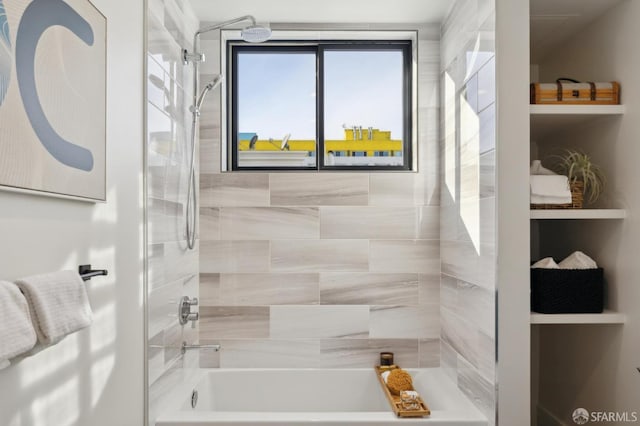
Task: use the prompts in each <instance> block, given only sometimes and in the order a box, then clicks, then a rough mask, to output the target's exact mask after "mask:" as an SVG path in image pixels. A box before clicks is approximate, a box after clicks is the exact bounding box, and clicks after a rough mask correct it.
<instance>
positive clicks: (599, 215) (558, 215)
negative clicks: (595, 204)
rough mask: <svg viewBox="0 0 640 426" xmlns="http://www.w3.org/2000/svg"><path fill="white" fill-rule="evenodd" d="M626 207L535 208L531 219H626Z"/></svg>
mask: <svg viewBox="0 0 640 426" xmlns="http://www.w3.org/2000/svg"><path fill="white" fill-rule="evenodd" d="M625 217H627V211H626V210H624V209H548V210H543V209H533V210H531V219H624V218H625Z"/></svg>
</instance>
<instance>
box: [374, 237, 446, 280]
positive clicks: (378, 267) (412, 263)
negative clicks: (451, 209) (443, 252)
mask: <svg viewBox="0 0 640 426" xmlns="http://www.w3.org/2000/svg"><path fill="white" fill-rule="evenodd" d="M439 246H440V243H439V241H437V240H372V241H371V242H370V254H369V257H370V260H369V263H370V270H371V271H372V272H406V273H423V274H429V273H436V272H439V271H440V247H439Z"/></svg>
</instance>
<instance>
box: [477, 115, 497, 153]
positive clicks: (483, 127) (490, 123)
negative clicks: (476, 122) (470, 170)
mask: <svg viewBox="0 0 640 426" xmlns="http://www.w3.org/2000/svg"><path fill="white" fill-rule="evenodd" d="M478 118H479V119H480V154H484V153H485V152H487V151H491V150H493V149H495V148H496V104H495V103H492V104H491V105H489V106H488V107H487V108H485V109H484V110H483V111H482V112H480V114H479V115H478Z"/></svg>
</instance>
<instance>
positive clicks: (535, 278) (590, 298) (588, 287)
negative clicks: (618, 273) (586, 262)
mask: <svg viewBox="0 0 640 426" xmlns="http://www.w3.org/2000/svg"><path fill="white" fill-rule="evenodd" d="M603 307H604V278H603V269H602V268H594V269H538V268H534V269H531V310H532V311H533V312H539V313H542V314H595V313H601V312H602V310H603Z"/></svg>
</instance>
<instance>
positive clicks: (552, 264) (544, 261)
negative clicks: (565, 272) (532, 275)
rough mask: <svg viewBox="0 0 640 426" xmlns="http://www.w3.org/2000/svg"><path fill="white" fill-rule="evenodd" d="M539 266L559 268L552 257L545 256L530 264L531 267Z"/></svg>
mask: <svg viewBox="0 0 640 426" xmlns="http://www.w3.org/2000/svg"><path fill="white" fill-rule="evenodd" d="M534 268H540V269H560V266H558V264H557V263H556V261H555V260H553V257H545V258H544V259H540V260H538V261H537V262H536V263H534V264H533V265H531V269H534Z"/></svg>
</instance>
